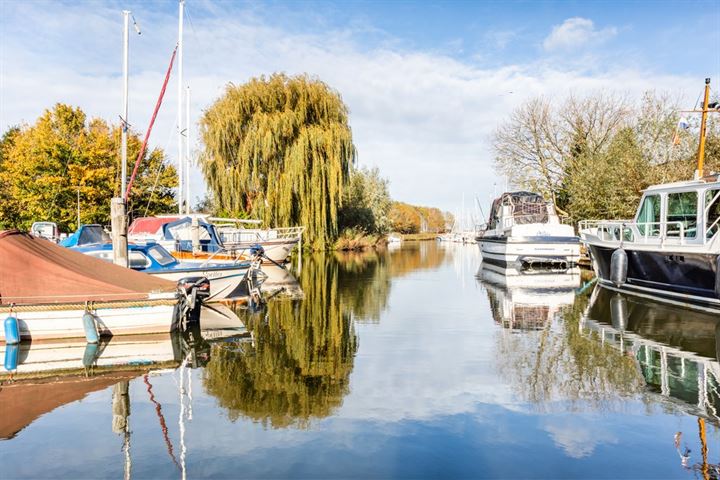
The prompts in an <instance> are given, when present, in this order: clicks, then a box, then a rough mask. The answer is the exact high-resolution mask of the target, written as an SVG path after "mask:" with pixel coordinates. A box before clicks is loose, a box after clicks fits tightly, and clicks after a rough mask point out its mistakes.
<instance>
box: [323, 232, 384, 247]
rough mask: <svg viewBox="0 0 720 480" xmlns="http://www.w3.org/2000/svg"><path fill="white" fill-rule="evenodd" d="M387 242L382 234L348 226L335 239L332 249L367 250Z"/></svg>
mask: <svg viewBox="0 0 720 480" xmlns="http://www.w3.org/2000/svg"><path fill="white" fill-rule="evenodd" d="M386 243H387V237H385V236H384V235H374V234H368V233H365V231H363V230H362V229H354V228H348V229H345V230H343V231H342V233H341V234H340V237H339V238H338V239H337V240H336V241H335V245H334V247H333V250H367V249H369V248H375V247H378V246H380V245H385V244H386Z"/></svg>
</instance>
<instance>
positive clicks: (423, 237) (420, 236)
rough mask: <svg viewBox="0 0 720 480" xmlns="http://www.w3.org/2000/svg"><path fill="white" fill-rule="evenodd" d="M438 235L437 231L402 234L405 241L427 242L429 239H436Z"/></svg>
mask: <svg viewBox="0 0 720 480" xmlns="http://www.w3.org/2000/svg"><path fill="white" fill-rule="evenodd" d="M437 237H438V234H437V233H408V234H406V235H402V239H403V241H404V242H425V241H428V240H435V239H437Z"/></svg>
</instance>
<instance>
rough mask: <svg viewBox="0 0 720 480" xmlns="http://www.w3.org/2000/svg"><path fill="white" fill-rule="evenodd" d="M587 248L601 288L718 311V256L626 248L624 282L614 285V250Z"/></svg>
mask: <svg viewBox="0 0 720 480" xmlns="http://www.w3.org/2000/svg"><path fill="white" fill-rule="evenodd" d="M588 246H589V248H590V254H591V257H592V263H593V269H594V270H595V274H596V275H597V277H598V280H599V281H600V283H602V284H604V285H608V286H612V287H614V288H618V289H621V290H627V291H630V292H635V293H637V294H642V295H650V296H652V297H654V298H657V299H660V300H665V301H669V302H672V303H675V304H681V305H685V306H691V307H692V306H695V307H699V308H703V309H712V310H718V311H720V298H719V296H718V292H717V290H716V289H717V286H716V283H717V281H718V280H717V276H718V272H717V268H718V254H715V253H694V252H683V253H677V252H672V251H657V250H640V249H633V248H628V247H627V246H626V247H625V248H624V250H625V253H626V254H627V280H626V281H625V282H624V283H623V284H621V285H616V284H614V283H613V282H612V280H611V268H610V264H611V258H612V254H613V252H614V251H615V250H616V249H617V248H614V247H610V246H600V245H592V244H590V245H588Z"/></svg>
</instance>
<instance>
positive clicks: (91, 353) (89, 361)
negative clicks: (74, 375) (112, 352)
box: [82, 342, 98, 367]
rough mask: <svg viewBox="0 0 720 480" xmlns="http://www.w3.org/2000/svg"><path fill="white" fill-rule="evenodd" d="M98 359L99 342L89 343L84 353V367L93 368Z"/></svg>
mask: <svg viewBox="0 0 720 480" xmlns="http://www.w3.org/2000/svg"><path fill="white" fill-rule="evenodd" d="M97 357H98V344H97V342H95V343H93V342H88V344H87V345H85V352H84V353H83V359H82V364H83V367H92V366H93V365H94V364H95V362H96V361H97Z"/></svg>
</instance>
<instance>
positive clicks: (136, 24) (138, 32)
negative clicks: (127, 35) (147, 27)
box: [130, 13, 142, 35]
mask: <svg viewBox="0 0 720 480" xmlns="http://www.w3.org/2000/svg"><path fill="white" fill-rule="evenodd" d="M130 17H132V21H133V27H135V31H136V32H137V34H138V35H142V32H141V31H140V25H138V23H137V21H136V20H135V15H133V14H132V13H130Z"/></svg>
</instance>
